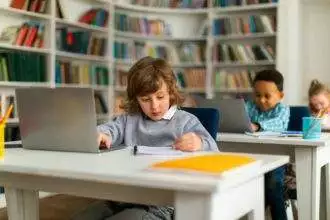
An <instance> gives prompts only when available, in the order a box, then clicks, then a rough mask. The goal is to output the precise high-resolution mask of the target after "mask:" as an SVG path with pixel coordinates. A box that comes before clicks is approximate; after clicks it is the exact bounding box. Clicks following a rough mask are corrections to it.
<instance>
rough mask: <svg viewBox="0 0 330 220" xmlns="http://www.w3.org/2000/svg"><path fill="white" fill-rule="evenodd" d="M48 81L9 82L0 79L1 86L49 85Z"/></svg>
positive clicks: (13, 87) (12, 87)
mask: <svg viewBox="0 0 330 220" xmlns="http://www.w3.org/2000/svg"><path fill="white" fill-rule="evenodd" d="M50 86H51V84H50V83H49V82H9V81H0V87H1V88H11V89H15V88H26V87H45V88H47V87H50Z"/></svg>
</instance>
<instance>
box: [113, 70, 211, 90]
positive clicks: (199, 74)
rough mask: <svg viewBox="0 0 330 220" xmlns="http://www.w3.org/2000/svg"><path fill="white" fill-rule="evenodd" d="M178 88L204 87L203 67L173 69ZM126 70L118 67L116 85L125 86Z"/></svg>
mask: <svg viewBox="0 0 330 220" xmlns="http://www.w3.org/2000/svg"><path fill="white" fill-rule="evenodd" d="M174 74H175V77H176V79H177V83H178V86H179V88H204V87H205V76H206V70H205V69H203V68H186V69H179V70H175V71H174ZM127 77H128V71H127V70H125V69H120V68H118V69H117V71H116V82H115V83H116V85H117V86H120V87H126V86H127Z"/></svg>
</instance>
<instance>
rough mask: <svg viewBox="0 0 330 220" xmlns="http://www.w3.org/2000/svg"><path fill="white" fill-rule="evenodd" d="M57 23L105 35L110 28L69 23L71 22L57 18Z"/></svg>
mask: <svg viewBox="0 0 330 220" xmlns="http://www.w3.org/2000/svg"><path fill="white" fill-rule="evenodd" d="M56 23H57V24H60V25H66V26H69V27H76V28H80V29H85V30H89V31H94V32H100V33H104V34H107V33H108V28H104V27H98V26H94V25H89V24H84V23H81V22H74V21H69V20H65V19H61V18H56Z"/></svg>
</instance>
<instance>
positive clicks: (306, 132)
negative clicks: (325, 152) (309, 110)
mask: <svg viewBox="0 0 330 220" xmlns="http://www.w3.org/2000/svg"><path fill="white" fill-rule="evenodd" d="M321 122H322V118H316V117H303V129H302V130H303V139H319V138H320V137H321V130H322V128H321V127H322V126H321V124H322V123H321Z"/></svg>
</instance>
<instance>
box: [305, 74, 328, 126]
mask: <svg viewBox="0 0 330 220" xmlns="http://www.w3.org/2000/svg"><path fill="white" fill-rule="evenodd" d="M308 101H309V109H310V111H311V114H312V115H313V116H318V117H319V116H320V115H323V120H322V128H324V129H330V115H329V114H330V90H329V88H328V87H327V86H326V85H324V84H323V83H321V82H319V81H318V80H316V79H314V80H312V82H311V84H310V86H309V90H308Z"/></svg>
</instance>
